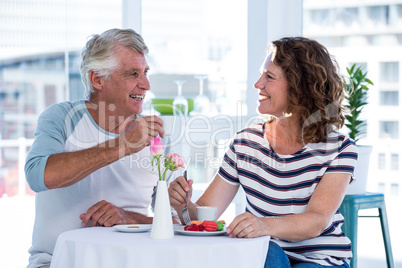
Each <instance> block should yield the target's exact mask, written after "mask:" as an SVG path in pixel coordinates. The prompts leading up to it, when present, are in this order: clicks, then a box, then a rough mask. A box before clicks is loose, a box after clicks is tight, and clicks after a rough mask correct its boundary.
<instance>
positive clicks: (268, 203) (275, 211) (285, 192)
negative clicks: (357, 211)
mask: <svg viewBox="0 0 402 268" xmlns="http://www.w3.org/2000/svg"><path fill="white" fill-rule="evenodd" d="M264 133H265V128H264V125H263V124H257V125H253V126H251V127H249V128H246V129H243V130H241V131H239V132H238V133H237V134H236V135H235V137H234V138H233V140H232V142H231V144H230V146H229V147H228V149H227V151H226V154H225V156H224V158H223V161H222V165H221V167H220V169H219V172H218V174H219V175H220V177H221V178H222V179H224V180H225V181H226V182H228V183H230V184H234V185H239V184H240V185H241V186H242V187H243V189H244V190H245V193H246V197H247V207H246V210H247V211H248V212H250V213H252V214H253V215H255V216H257V217H270V216H284V215H290V214H298V213H302V212H304V211H305V209H306V206H307V204H308V202H309V200H310V197H311V195H312V194H313V192H314V190H315V188H316V186H317V184H318V183H319V182H320V180H321V178H322V177H323V176H324V174H326V173H330V172H332V173H348V174H351V175H352V178H353V171H354V168H355V166H356V161H357V148H356V145H355V143H354V141H352V140H351V139H349V138H348V137H346V136H345V135H343V134H341V133H339V132H337V131H333V132H331V133H330V134H329V135H328V138H327V141H326V142H321V143H309V144H307V145H305V146H304V147H303V148H302V149H301V150H300V151H298V152H296V153H294V154H291V155H279V154H277V153H275V152H274V151H273V150H272V148H271V146H270V145H269V143H268V140H267V138H266V136H265V135H264ZM343 222H344V218H343V216H342V215H341V214H340V213H339V211H338V212H337V213H336V214H335V215H334V216H333V217H332V219H331V220H330V221H329V223H328V225H327V226H326V228H325V230H324V232H323V233H322V234H321V235H320V236H318V237H316V238H313V239H308V240H304V241H296V242H291V241H283V240H279V239H274V241H275V242H276V243H278V244H279V245H280V246H281V247H282V248H283V249H284V250H285V252H286V253H287V255H288V256H289V258H290V259H291V260H300V261H305V262H313V263H317V264H321V265H328V266H333V265H341V264H343V260H347V261H348V262H349V260H350V258H351V257H352V253H351V243H350V240H349V239H348V238H347V237H346V236H345V235H344V234H343V232H342V230H341V226H342V224H343Z"/></svg>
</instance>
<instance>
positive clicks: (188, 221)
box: [181, 170, 191, 225]
mask: <svg viewBox="0 0 402 268" xmlns="http://www.w3.org/2000/svg"><path fill="white" fill-rule="evenodd" d="M184 178H185V179H186V181H187V170H185V171H184ZM188 201H189V195H188V191H187V192H186V206H185V207H184V208H183V209H182V210H181V214H182V215H183V220H184V223H185V224H186V225H190V224H191V218H190V215H189V214H188Z"/></svg>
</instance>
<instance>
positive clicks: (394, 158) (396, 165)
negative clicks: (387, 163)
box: [391, 154, 399, 170]
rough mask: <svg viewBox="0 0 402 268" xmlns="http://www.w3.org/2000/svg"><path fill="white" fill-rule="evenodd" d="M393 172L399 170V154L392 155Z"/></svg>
mask: <svg viewBox="0 0 402 268" xmlns="http://www.w3.org/2000/svg"><path fill="white" fill-rule="evenodd" d="M391 170H399V154H391Z"/></svg>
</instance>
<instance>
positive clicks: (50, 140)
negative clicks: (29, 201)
mask: <svg viewBox="0 0 402 268" xmlns="http://www.w3.org/2000/svg"><path fill="white" fill-rule="evenodd" d="M67 114H68V112H67V111H66V109H65V107H63V106H61V105H60V104H55V105H52V106H50V107H48V108H47V109H46V110H45V111H44V112H43V113H42V114H41V115H40V116H39V119H38V124H37V127H36V131H35V134H34V135H35V140H34V143H33V144H32V147H31V149H30V150H29V152H28V155H27V159H26V162H25V176H26V179H27V182H28V184H29V187H31V189H32V190H33V191H35V192H41V191H46V190H49V189H48V188H47V187H46V185H45V182H44V173H45V167H46V162H47V159H48V158H49V156H50V155H52V154H56V153H61V152H63V151H64V144H65V142H66V131H65V129H66V128H65V122H66V121H65V118H66V116H67Z"/></svg>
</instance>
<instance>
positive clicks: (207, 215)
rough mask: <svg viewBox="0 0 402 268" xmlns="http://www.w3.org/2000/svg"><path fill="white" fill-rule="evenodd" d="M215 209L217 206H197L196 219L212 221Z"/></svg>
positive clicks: (214, 217)
mask: <svg viewBox="0 0 402 268" xmlns="http://www.w3.org/2000/svg"><path fill="white" fill-rule="evenodd" d="M217 210H218V209H217V207H203V206H200V207H197V219H198V220H199V221H214V220H215V219H216V211H217Z"/></svg>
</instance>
